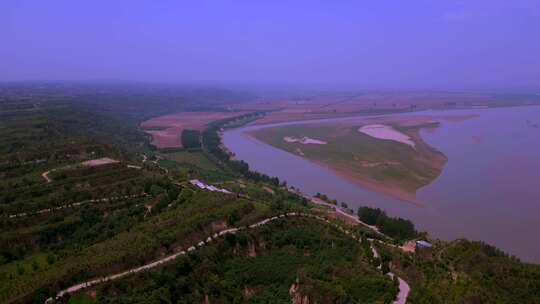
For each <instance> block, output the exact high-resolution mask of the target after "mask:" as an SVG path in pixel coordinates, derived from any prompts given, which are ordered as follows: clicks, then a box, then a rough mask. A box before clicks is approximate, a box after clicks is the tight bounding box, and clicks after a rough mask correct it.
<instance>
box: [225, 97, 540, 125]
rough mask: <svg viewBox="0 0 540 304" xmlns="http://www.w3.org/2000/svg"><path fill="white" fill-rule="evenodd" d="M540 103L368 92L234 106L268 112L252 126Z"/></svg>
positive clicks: (536, 99) (534, 99) (525, 99)
mask: <svg viewBox="0 0 540 304" xmlns="http://www.w3.org/2000/svg"><path fill="white" fill-rule="evenodd" d="M534 104H540V98H539V97H538V96H537V95H532V94H529V95H527V94H524V95H510V94H487V93H466V92H437V91H433V92H429V91H427V92H426V91H371V92H370V91H367V92H351V93H324V92H321V93H311V94H310V93H305V94H296V95H284V96H281V97H265V98H259V99H256V100H254V101H252V102H247V103H242V104H236V105H233V106H231V108H232V109H234V110H237V111H268V112H267V113H266V115H265V116H264V117H263V118H261V119H258V120H256V121H254V122H253V123H252V124H258V125H263V124H272V123H280V122H287V121H301V120H314V119H322V118H338V117H348V116H358V115H379V114H388V113H400V112H409V111H418V110H426V109H448V110H451V109H463V108H474V107H505V106H519V105H534Z"/></svg>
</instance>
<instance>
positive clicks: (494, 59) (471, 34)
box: [0, 0, 540, 89]
mask: <svg viewBox="0 0 540 304" xmlns="http://www.w3.org/2000/svg"><path fill="white" fill-rule="evenodd" d="M13 80H15V81H19V80H76V81H79V80H122V81H142V82H168V83H189V84H197V83H200V84H231V85H263V86H264V85H274V86H279V85H299V86H327V87H336V88H358V89H380V88H395V89H408V88H425V89H505V88H516V89H520V88H538V89H540V0H468V1H445V0H410V1H389V0H373V1H371V0H366V1H346V0H332V1H330V0H328V1H317V0H311V1H301V0H297V1H295V0H290V1H284V0H270V1H265V0H249V1H248V0H234V1H233V0H230V1H227V0H215V1H206V0H196V1H189V0H182V1H166V0H149V1H139V0H129V1H123V0H115V1H110V0H107V1H102V0H92V1H73V0H69V1H67V0H53V1H52V0H30V1H29V0H6V1H0V81H13Z"/></svg>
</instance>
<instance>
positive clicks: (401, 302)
mask: <svg viewBox="0 0 540 304" xmlns="http://www.w3.org/2000/svg"><path fill="white" fill-rule="evenodd" d="M370 248H371V252H373V256H374V257H376V258H378V257H380V254H379V252H378V251H377V249H376V248H375V247H373V243H372V244H371V245H370ZM377 269H379V270H381V271H382V265H379V266H377ZM386 275H387V276H389V277H390V278H392V279H393V278H394V277H397V279H398V282H399V292H398V294H397V297H396V299H395V300H394V302H392V303H393V304H405V303H407V297H408V296H409V292H410V291H411V287H410V286H409V284H408V283H407V282H406V281H405V280H403V279H402V278H400V277H398V276H396V275H395V274H394V273H393V272H388V273H387V274H386Z"/></svg>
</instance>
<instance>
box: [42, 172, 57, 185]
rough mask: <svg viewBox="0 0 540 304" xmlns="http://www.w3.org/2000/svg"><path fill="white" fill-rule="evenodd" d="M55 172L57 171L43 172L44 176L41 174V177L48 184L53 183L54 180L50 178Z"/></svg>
mask: <svg viewBox="0 0 540 304" xmlns="http://www.w3.org/2000/svg"><path fill="white" fill-rule="evenodd" d="M54 170H55V169H51V170H49V171H45V172H43V174H41V176H42V177H43V178H44V179H45V180H46V181H47V183H50V182H52V179H51V178H50V177H49V173H51V172H52V171H54Z"/></svg>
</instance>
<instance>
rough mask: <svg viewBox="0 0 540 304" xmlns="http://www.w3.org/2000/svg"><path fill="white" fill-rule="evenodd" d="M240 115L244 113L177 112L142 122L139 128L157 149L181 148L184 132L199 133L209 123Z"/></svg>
mask: <svg viewBox="0 0 540 304" xmlns="http://www.w3.org/2000/svg"><path fill="white" fill-rule="evenodd" d="M242 114H244V112H179V113H174V114H168V115H163V116H159V117H155V118H151V119H149V120H146V121H143V122H142V123H141V128H142V129H143V130H144V131H145V132H146V133H147V134H149V135H151V136H152V144H153V145H155V146H156V147H158V148H173V147H182V141H181V136H182V132H183V131H184V130H198V131H201V130H203V129H204V128H205V126H207V125H208V123H209V122H211V121H214V120H220V119H224V118H229V117H234V116H240V115H242Z"/></svg>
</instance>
